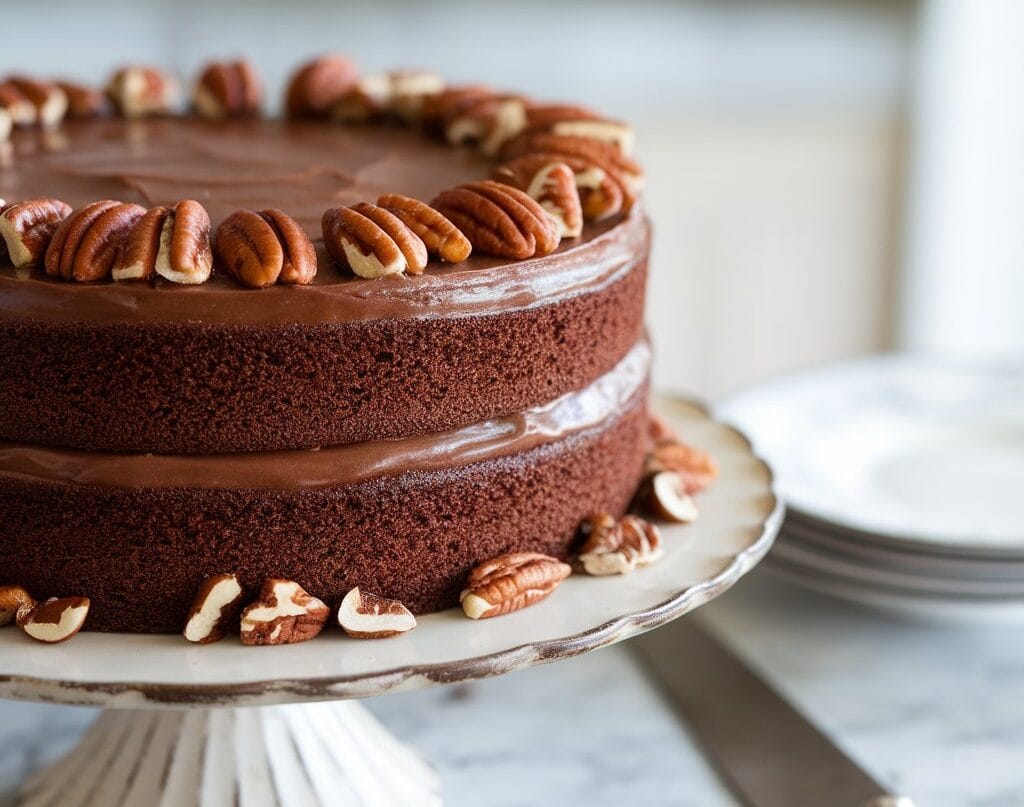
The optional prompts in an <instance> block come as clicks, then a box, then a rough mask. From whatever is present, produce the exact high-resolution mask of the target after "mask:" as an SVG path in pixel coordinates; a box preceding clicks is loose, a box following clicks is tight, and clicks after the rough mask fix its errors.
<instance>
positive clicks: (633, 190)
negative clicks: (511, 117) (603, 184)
mask: <svg viewBox="0 0 1024 807" xmlns="http://www.w3.org/2000/svg"><path fill="white" fill-rule="evenodd" d="M533 152H544V153H548V154H559V155H565V156H567V157H577V158H580V159H584V160H586V161H587V162H588V163H590V164H592V165H596V166H597V167H598V168H600V169H601V170H602V171H604V172H605V173H606V174H608V175H609V176H611V177H612V178H614V179H615V180H616V181H617V182H619V183H620V184H621V188H622V190H623V207H624V208H625V209H627V210H628V209H629V208H630V207H631V206H632V204H633V202H634V201H636V194H637V193H639V191H640V190H641V188H642V187H643V183H644V171H643V168H641V167H640V165H639V164H638V163H637V162H635V161H634V160H632V159H630V158H629V157H628V156H626V155H625V154H623V153H622V152H621V151H619V149H618V148H616V147H615V146H613V145H610V144H608V143H603V142H601V141H600V140H591V139H590V138H587V137H573V136H569V135H558V134H553V133H551V132H524V133H523V134H521V135H519V136H517V137H514V138H513V139H512V140H510V141H508V142H507V143H506V144H505V145H504V147H503V148H502V157H503V158H505V159H511V158H513V157H518V156H520V155H522V154H530V153H533ZM574 170H575V169H574Z"/></svg>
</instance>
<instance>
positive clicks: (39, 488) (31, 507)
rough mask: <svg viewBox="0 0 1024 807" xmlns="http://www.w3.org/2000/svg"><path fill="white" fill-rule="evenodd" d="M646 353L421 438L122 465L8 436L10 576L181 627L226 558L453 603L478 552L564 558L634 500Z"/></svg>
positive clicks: (139, 620) (228, 563) (322, 585)
mask: <svg viewBox="0 0 1024 807" xmlns="http://www.w3.org/2000/svg"><path fill="white" fill-rule="evenodd" d="M647 365H648V351H647V348H646V346H644V345H640V346H637V347H635V348H633V349H632V350H631V351H630V352H629V353H628V355H627V356H626V358H625V359H623V360H622V361H621V362H620V363H619V364H618V365H617V366H616V367H615V368H614V369H613V370H612V371H610V372H609V373H607V374H605V375H604V376H602V377H601V378H599V379H598V380H597V381H595V382H594V383H593V384H591V385H589V386H588V387H587V388H585V389H584V390H582V391H580V392H577V393H571V394H568V395H565V396H562V397H561V398H560V399H559V400H557V401H555V402H554V403H552V404H548V405H545V406H542V407H537V408H535V409H533V410H531V411H529V412H526V413H523V414H521V415H518V416H514V417H510V418H503V419H498V420H495V421H493V422H489V423H481V424H477V425H475V426H472V427H468V428H464V429H459V430H456V431H454V432H448V433H442V434H436V435H431V436H429V437H427V438H422V439H409V440H401V441H393V442H383V443H374V444H369V445H358V446H347V447H337V448H333V449H323V450H320V451H311V452H294V453H292V452H289V453H288V454H286V455H266V456H261V455H254V456H235V457H219V458H218V457H192V458H188V457H180V458H168V457H131V458H124V459H122V460H121V461H120V462H119V460H118V458H111V457H106V456H91V455H88V454H85V453H83V452H73V451H59V450H54V449H50V450H47V449H41V448H38V447H29V446H11V445H6V446H4V447H3V451H2V452H0V557H3V558H4V563H3V565H2V566H0V582H17V583H19V584H21V585H24V586H26V587H27V588H28V589H29V590H30V591H33V592H35V593H37V594H38V595H40V596H49V595H65V594H75V595H82V596H88V597H89V598H90V599H91V600H92V609H91V611H90V616H89V625H88V627H89V628H91V629H95V630H127V631H176V630H180V629H181V626H182V624H183V621H184V617H185V614H186V612H187V610H188V606H189V603H190V601H191V598H192V596H193V594H194V593H195V591H196V590H197V588H198V586H199V584H200V582H201V581H202V580H203V579H204V578H205V577H206V576H208V575H210V574H214V573H218V572H224V571H232V572H237V573H238V574H239V575H240V577H241V579H242V581H243V583H244V585H245V586H246V587H247V588H248V589H250V591H253V590H254V589H255V587H256V586H258V584H259V582H260V581H261V580H262V579H263V578H264V577H267V576H283V577H288V578H291V579H294V580H296V581H298V582H299V583H300V584H301V585H302V586H304V587H305V588H306V589H307V590H308V591H310V592H311V593H313V594H315V595H316V596H318V597H320V598H321V599H324V600H325V601H328V602H330V603H332V604H337V601H338V600H339V599H340V598H341V597H342V596H343V595H344V594H345V592H346V591H347V590H348V589H349V588H351V587H352V586H355V585H358V586H361V587H363V588H364V589H365V590H368V591H372V592H374V593H378V594H381V595H384V596H389V597H395V598H398V599H400V600H402V601H403V602H404V603H406V605H408V606H409V607H410V608H412V609H413V610H414V611H416V612H424V611H431V610H437V609H440V608H445V607H448V606H451V605H454V604H455V603H456V602H457V598H458V592H459V590H460V588H461V586H462V584H463V582H464V580H465V575H466V573H467V571H468V570H469V569H470V568H471V567H472V566H474V565H475V564H477V563H479V562H480V561H483V560H485V559H488V558H491V557H494V556H496V555H499V554H501V553H503V552H508V551H517V550H532V551H540V552H546V553H548V554H552V555H555V556H558V557H564V556H565V555H566V554H567V553H568V551H569V548H570V545H571V543H572V541H573V538H574V536H575V533H576V529H577V526H578V524H579V522H580V520H581V519H582V518H583V517H584V516H586V515H587V514H588V513H590V512H592V511H594V510H607V511H611V512H616V513H618V512H622V511H623V510H624V509H625V507H626V506H627V504H628V502H629V500H630V498H631V496H632V495H633V492H634V491H635V488H636V484H637V480H638V479H639V476H640V472H641V465H642V462H643V453H644V450H645V440H644V437H645V434H646V428H647V414H646V397H647V395H646V376H647ZM300 454H301V456H300ZM189 480H191V481H189ZM240 483H243V484H240Z"/></svg>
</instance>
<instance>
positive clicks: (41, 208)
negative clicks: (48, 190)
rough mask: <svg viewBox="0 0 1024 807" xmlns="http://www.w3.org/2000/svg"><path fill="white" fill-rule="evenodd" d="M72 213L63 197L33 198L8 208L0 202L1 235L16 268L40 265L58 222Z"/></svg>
mask: <svg viewBox="0 0 1024 807" xmlns="http://www.w3.org/2000/svg"><path fill="white" fill-rule="evenodd" d="M69 213H71V206H70V205H67V204H65V203H64V202H62V201H60V200H59V199H29V200H27V201H24V202H16V203H15V204H11V205H7V206H6V207H4V206H3V204H2V203H0V238H2V239H3V242H4V244H6V246H7V254H8V256H9V257H10V260H11V263H12V264H14V266H15V268H18V269H21V268H24V267H29V266H38V265H39V264H40V263H41V262H42V260H43V256H44V255H46V248H47V247H48V246H49V245H50V239H51V238H52V237H53V233H54V231H55V230H56V229H57V227H58V225H60V223H61V222H62V221H63V220H64V219H65V218H67V216H68V214H69Z"/></svg>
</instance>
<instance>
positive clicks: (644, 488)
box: [636, 471, 698, 524]
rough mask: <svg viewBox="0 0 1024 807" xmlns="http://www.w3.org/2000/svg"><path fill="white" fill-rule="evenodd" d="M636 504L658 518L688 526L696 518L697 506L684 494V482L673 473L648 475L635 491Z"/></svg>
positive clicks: (664, 472) (661, 472) (665, 472)
mask: <svg viewBox="0 0 1024 807" xmlns="http://www.w3.org/2000/svg"><path fill="white" fill-rule="evenodd" d="M636 503H637V504H638V505H639V506H640V507H643V508H645V509H646V510H647V511H648V512H650V513H653V514H654V515H655V516H656V517H658V518H663V519H665V520H667V521H674V522H676V523H677V524H689V523H690V522H691V521H695V520H696V519H697V516H698V512H697V505H696V503H695V502H694V501H693V499H692V498H690V495H689V493H687V492H686V482H685V480H684V479H683V477H682V476H681V475H680V474H678V473H676V472H675V471H658V472H657V473H654V474H650V475H649V476H648V477H647V478H646V479H645V480H644V481H643V483H642V484H641V485H640V490H639V491H637V495H636Z"/></svg>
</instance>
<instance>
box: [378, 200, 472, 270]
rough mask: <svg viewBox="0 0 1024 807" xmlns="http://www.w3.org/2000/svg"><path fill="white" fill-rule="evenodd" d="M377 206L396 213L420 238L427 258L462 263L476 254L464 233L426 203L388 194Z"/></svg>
mask: <svg viewBox="0 0 1024 807" xmlns="http://www.w3.org/2000/svg"><path fill="white" fill-rule="evenodd" d="M377 204H378V205H379V206H380V207H383V208H385V209H386V210H388V211H389V212H391V213H394V214H395V215H396V216H397V217H398V218H400V219H401V220H402V222H403V223H404V224H405V226H406V227H408V228H409V229H410V230H412V231H413V232H414V233H415V234H416V235H417V236H419V238H420V240H421V241H422V242H423V244H424V246H425V247H426V248H427V253H428V254H430V255H434V256H436V257H438V258H440V259H441V260H442V261H445V262H446V263H459V262H460V261H464V260H466V259H467V258H468V257H469V256H470V254H471V253H472V252H473V245H472V244H470V243H469V239H468V238H466V236H465V235H463V234H462V231H461V230H460V229H459V228H458V227H456V226H455V225H454V224H452V223H451V222H450V221H449V220H448V219H446V218H445V217H444V216H443V215H442V214H441V213H439V212H438V211H436V210H434V208H432V207H431V206H430V205H428V204H427V203H426V202H421V201H420V200H419V199H412V198H410V197H408V196H400V195H399V194H397V193H385V194H383V195H382V196H381V197H380V198H378V199H377Z"/></svg>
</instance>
